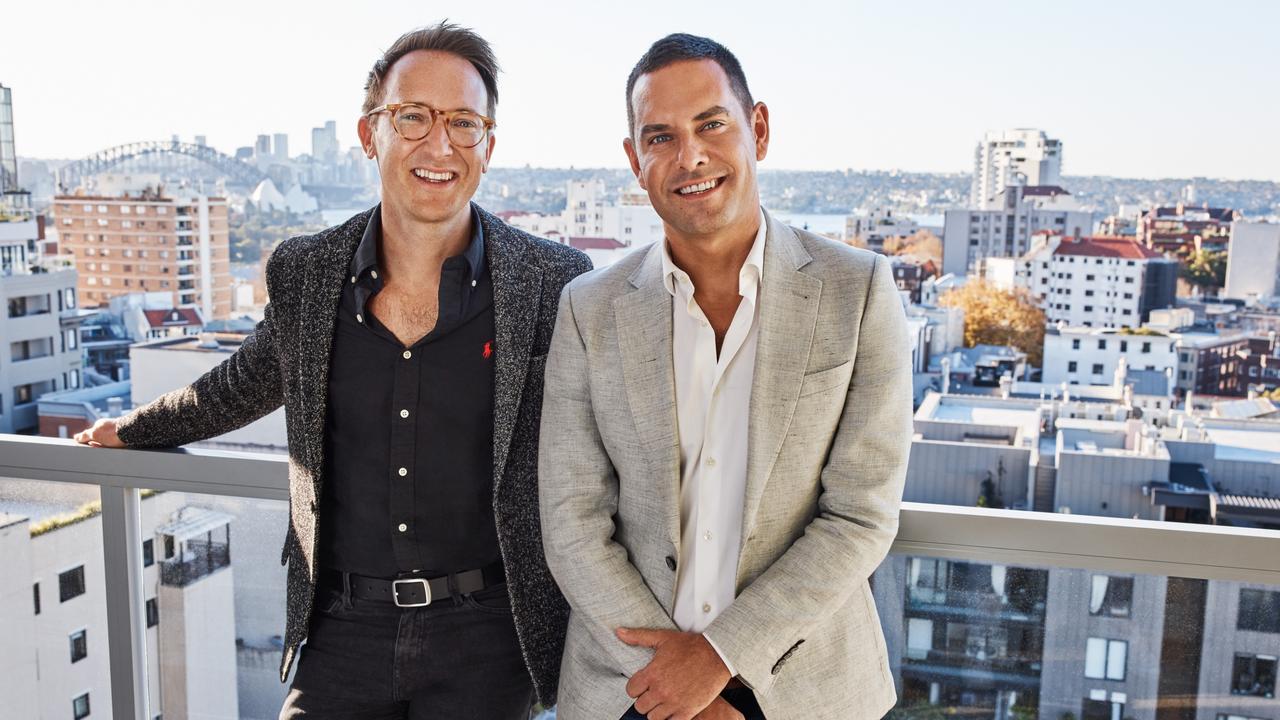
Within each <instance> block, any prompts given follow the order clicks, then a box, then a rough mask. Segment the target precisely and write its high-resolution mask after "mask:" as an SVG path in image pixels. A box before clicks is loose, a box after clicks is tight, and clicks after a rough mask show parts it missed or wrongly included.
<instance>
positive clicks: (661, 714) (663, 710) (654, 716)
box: [645, 705, 675, 720]
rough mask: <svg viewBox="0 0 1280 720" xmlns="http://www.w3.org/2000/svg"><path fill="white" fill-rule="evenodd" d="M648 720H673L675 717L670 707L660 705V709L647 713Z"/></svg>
mask: <svg viewBox="0 0 1280 720" xmlns="http://www.w3.org/2000/svg"><path fill="white" fill-rule="evenodd" d="M645 717H646V718H648V720H671V719H672V718H673V717H675V715H674V714H673V713H672V712H671V709H670V706H668V705H659V706H658V707H656V708H654V709H652V710H650V711H649V712H647V713H645Z"/></svg>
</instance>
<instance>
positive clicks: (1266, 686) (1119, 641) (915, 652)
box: [872, 555, 1280, 720]
mask: <svg viewBox="0 0 1280 720" xmlns="http://www.w3.org/2000/svg"><path fill="white" fill-rule="evenodd" d="M872 586H873V592H874V596H875V600H876V603H877V606H878V608H879V613H880V620H881V626H882V628H883V629H884V633H885V638H886V642H887V645H888V648H889V659H890V666H891V669H892V671H893V674H894V681H895V683H896V684H897V687H898V690H899V703H898V706H897V707H896V708H895V709H894V711H893V712H892V713H891V717H894V718H941V717H944V716H954V715H962V716H966V717H974V718H994V719H995V720H1006V719H1021V718H1039V720H1076V719H1077V718H1081V719H1083V718H1098V719H1099V720H1126V719H1128V718H1132V719H1133V720H1165V719H1166V718H1187V719H1194V720H1227V719H1228V718H1232V717H1245V718H1268V719H1274V718H1277V717H1280V701H1278V700H1276V694H1275V693H1276V672H1277V657H1280V587H1272V586H1267V585H1261V584H1250V583H1241V582H1228V581H1221V580H1199V579H1187V578H1178V577H1164V576H1156V575H1146V574H1135V573H1123V572H1111V571H1106V572H1103V571H1094V570H1087V569H1076V568H1065V567H1050V566H1018V565H1001V564H994V563H989V562H985V563H984V562H967V561H963V560H956V559H941V558H934V557H924V556H904V555H891V556H890V557H889V558H888V559H887V560H886V561H885V562H884V564H882V565H881V567H880V568H879V569H878V570H877V571H876V573H875V574H874V575H873V580H872Z"/></svg>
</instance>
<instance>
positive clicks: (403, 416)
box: [400, 410, 409, 418]
mask: <svg viewBox="0 0 1280 720" xmlns="http://www.w3.org/2000/svg"><path fill="white" fill-rule="evenodd" d="M400 417H402V418H407V417H409V411H408V410H401V411H400Z"/></svg>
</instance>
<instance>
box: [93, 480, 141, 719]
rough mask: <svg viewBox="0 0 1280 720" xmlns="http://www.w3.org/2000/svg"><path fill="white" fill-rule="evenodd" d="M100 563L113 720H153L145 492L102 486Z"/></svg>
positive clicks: (135, 489)
mask: <svg viewBox="0 0 1280 720" xmlns="http://www.w3.org/2000/svg"><path fill="white" fill-rule="evenodd" d="M99 490H100V492H101V493H102V560H103V566H104V568H105V571H106V592H107V642H108V646H109V647H108V653H109V657H110V659H111V716H112V717H116V718H136V720H150V718H151V713H150V711H149V709H148V707H147V700H148V698H147V635H146V627H147V626H146V617H145V616H144V614H143V613H144V612H145V610H144V602H143V597H142V494H141V492H139V490H138V489H137V488H124V487H110V486H106V485H104V486H102V487H101V488H99Z"/></svg>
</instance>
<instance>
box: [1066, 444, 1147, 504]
mask: <svg viewBox="0 0 1280 720" xmlns="http://www.w3.org/2000/svg"><path fill="white" fill-rule="evenodd" d="M1168 480H1169V459H1168V457H1142V456H1137V455H1094V454H1089V453H1080V452H1066V451H1060V452H1059V453H1058V484H1057V494H1056V499H1055V500H1054V509H1060V508H1062V507H1064V506H1066V507H1069V508H1071V512H1073V513H1076V514H1078V515H1109V516H1111V517H1122V518H1131V517H1137V518H1140V519H1144V520H1159V519H1161V517H1160V516H1161V511H1160V508H1159V507H1157V506H1155V505H1152V504H1151V499H1150V498H1149V497H1147V496H1144V495H1143V494H1142V486H1143V485H1145V484H1147V483H1151V482H1167V481H1168Z"/></svg>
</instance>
